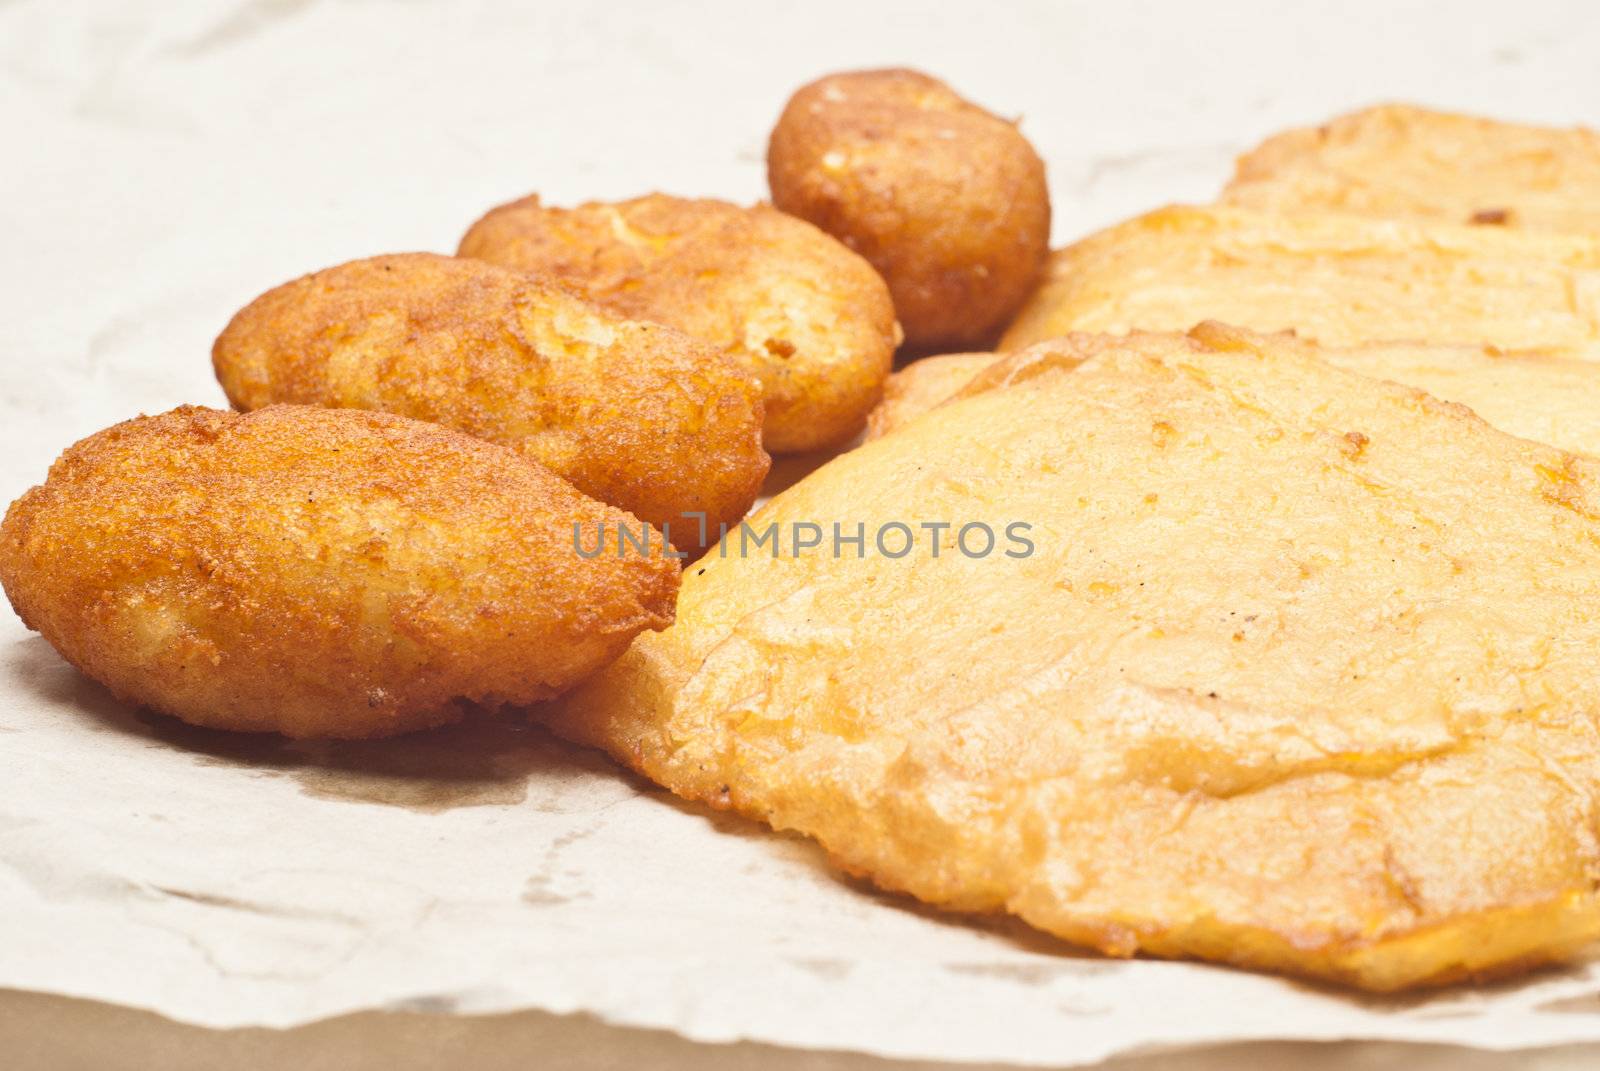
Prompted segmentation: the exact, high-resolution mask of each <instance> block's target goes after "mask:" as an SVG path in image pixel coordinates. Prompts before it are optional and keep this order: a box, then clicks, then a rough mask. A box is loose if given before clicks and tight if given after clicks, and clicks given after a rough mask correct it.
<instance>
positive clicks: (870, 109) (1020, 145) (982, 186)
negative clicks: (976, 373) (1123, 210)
mask: <svg viewBox="0 0 1600 1071" xmlns="http://www.w3.org/2000/svg"><path fill="white" fill-rule="evenodd" d="M767 182H768V185H769V186H770V187H771V189H772V203H773V204H774V205H776V206H777V207H778V208H780V209H782V210H783V211H785V212H789V213H792V214H794V215H796V216H799V217H801V218H802V219H808V220H810V221H811V222H812V223H815V224H816V225H817V226H819V227H821V228H822V229H823V230H825V231H827V232H828V233H829V234H831V235H833V236H834V237H836V238H838V239H839V240H840V241H842V242H844V243H845V244H846V245H848V246H849V247H850V248H851V249H854V250H855V251H856V252H858V253H860V254H861V255H862V256H864V257H866V258H867V260H869V261H871V262H872V266H873V267H875V268H877V269H878V271H879V272H880V273H882V275H883V277H884V279H885V280H886V281H887V282H888V284H889V291H890V293H892V294H893V295H894V308H895V314H896V315H897V316H898V317H899V318H900V325H901V327H903V328H904V329H905V334H906V341H907V342H908V343H909V344H910V345H911V346H913V347H916V348H923V349H955V348H960V347H971V346H978V345H984V344H988V343H992V342H993V340H994V337H995V336H996V335H997V334H998V333H999V331H1000V329H1001V328H1002V327H1004V326H1005V324H1006V321H1007V320H1008V319H1009V318H1010V317H1011V315H1012V314H1013V313H1014V312H1016V311H1017V308H1018V306H1020V305H1021V304H1022V301H1023V299H1024V298H1025V297H1027V296H1028V291H1029V290H1030V289H1032V287H1033V284H1034V282H1035V281H1036V280H1037V278H1038V276H1039V273H1040V271H1041V269H1042V268H1043V267H1044V261H1045V256H1046V254H1047V253H1048V252H1049V246H1050V190H1049V187H1048V186H1047V185H1046V183H1045V169H1044V162H1043V161H1042V160H1040V159H1039V154H1038V153H1036V152H1034V150H1033V146H1032V145H1030V144H1029V143H1028V139H1027V138H1025V137H1023V136H1022V133H1021V131H1019V130H1018V129H1017V126H1016V124H1015V123H1013V122H1009V121H1007V120H1005V119H1001V118H1000V117H999V116H996V115H993V114H991V113H990V112H987V111H985V110H983V109H982V108H980V107H978V106H977V105H975V104H972V103H970V102H968V101H966V100H964V99H962V98H961V97H960V96H958V95H957V94H956V93H955V92H954V91H953V90H951V89H950V87H949V86H947V85H945V84H944V83H943V82H941V81H939V80H938V79H936V78H930V77H929V76H927V75H925V74H922V73H920V72H917V71H911V70H878V71H852V72H848V73H842V74H833V75H829V76H828V77H826V78H822V79H819V80H817V81H815V82H812V83H811V84H810V85H807V86H805V87H803V88H802V89H801V90H800V91H799V92H797V93H795V95H794V96H793V97H792V98H790V100H789V103H788V105H787V106H786V107H785V108H784V110H783V114H782V116H781V117H780V118H779V119H778V124H777V126H776V127H774V128H773V131H772V137H771V140H770V141H769V142H768V145H767Z"/></svg>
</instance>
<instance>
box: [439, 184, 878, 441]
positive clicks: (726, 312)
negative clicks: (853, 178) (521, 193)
mask: <svg viewBox="0 0 1600 1071" xmlns="http://www.w3.org/2000/svg"><path fill="white" fill-rule="evenodd" d="M460 255H461V256H463V257H476V258H479V259H481V260H487V261H491V262H493V263H495V264H502V265H505V266H506V267H508V268H515V269H518V270H521V271H530V272H536V273H539V274H543V275H547V276H551V277H553V278H557V279H561V280H563V281H565V282H568V283H570V284H572V285H575V286H577V287H578V288H580V289H581V290H583V292H584V293H585V294H587V295H588V296H589V297H590V298H592V299H594V300H595V301H598V302H600V303H602V304H604V305H606V306H608V307H610V308H613V309H615V310H617V311H618V312H621V313H622V314H623V315H625V316H633V317H638V318H640V319H644V320H657V321H659V322H661V323H664V324H670V325H672V326H673V327H676V328H679V329H680V330H683V331H686V332H688V333H689V334H691V335H694V336H695V337H697V338H700V339H704V340H705V341H707V342H710V343H712V344H714V345H716V346H718V347H721V348H722V349H724V350H725V351H727V352H728V353H730V354H732V355H733V356H735V357H736V358H738V359H739V361H740V362H741V363H743V364H744V366H745V367H747V368H749V369H750V370H752V372H753V373H754V374H755V375H757V376H759V377H760V379H761V384H762V388H763V391H762V393H763V397H764V399H765V401H766V436H765V442H766V446H767V449H768V450H771V451H773V452H775V453H794V452H800V451H805V450H817V449H822V448H824V447H829V446H835V445H838V444H840V443H842V442H844V441H845V440H847V439H849V438H850V436H852V435H854V434H855V433H856V432H857V431H859V430H860V429H861V424H862V422H863V421H864V420H865V419H866V415H867V412H868V411H869V410H870V409H871V408H872V407H873V406H874V405H875V404H877V401H878V397H879V394H880V393H881V392H882V389H883V380H884V378H885V377H886V376H887V375H888V374H889V365H890V362H891V360H892V359H893V357H894V348H895V346H896V345H898V344H899V328H898V327H897V326H896V324H895V320H894V306H893V303H892V302H891V301H890V298H889V291H888V288H887V287H886V286H884V283H883V280H882V279H880V278H879V277H878V275H877V273H876V272H874V271H873V270H872V266H871V265H869V264H868V263H867V262H866V261H864V260H862V259H861V258H860V257H858V256H856V255H855V254H854V253H852V252H850V250H848V249H846V248H845V247H844V246H843V245H841V244H839V243H838V242H836V241H834V240H833V239H832V238H829V237H828V236H827V235H826V234H823V233H822V232H821V231H819V230H817V229H816V228H815V227H813V226H811V225H810V224H809V223H806V222H805V221H803V220H799V219H795V218H794V217H793V216H788V215H785V214H783V213H781V212H778V211H777V210H775V209H773V208H771V207H769V206H766V205H757V206H756V207H754V208H740V207H738V206H736V205H731V204H727V203H726V202H723V201H711V200H687V199H684V198H681V197H669V196H666V195H665V194H651V195H649V196H647V197H639V198H635V199H634V200H631V201H620V202H617V203H616V204H602V203H590V204H584V205H579V206H578V207H577V208H571V209H564V208H549V207H546V206H544V205H541V204H540V203H539V199H538V198H537V197H526V198H523V199H522V200H520V201H513V202H512V203H510V204H507V205H501V206H500V207H499V208H496V209H494V210H492V211H490V212H489V213H488V214H487V215H485V216H484V217H483V218H482V219H480V220H478V221H477V222H476V223H474V224H473V225H472V227H471V229H470V230H468V231H467V233H466V236H465V237H463V238H462V239H461V248H460Z"/></svg>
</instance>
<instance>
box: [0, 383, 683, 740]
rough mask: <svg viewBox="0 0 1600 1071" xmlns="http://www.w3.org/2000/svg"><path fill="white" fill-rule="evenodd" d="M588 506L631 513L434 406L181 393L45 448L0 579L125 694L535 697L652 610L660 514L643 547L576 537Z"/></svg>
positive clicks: (666, 613) (321, 707)
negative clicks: (167, 403) (373, 406)
mask: <svg viewBox="0 0 1600 1071" xmlns="http://www.w3.org/2000/svg"><path fill="white" fill-rule="evenodd" d="M601 525H604V526H606V528H607V529H608V530H611V529H614V528H616V527H617V526H627V527H628V528H629V529H630V531H631V532H632V534H633V535H634V536H635V538H637V537H638V536H639V534H640V526H641V522H639V521H637V520H635V519H634V518H633V517H631V516H630V515H628V514H626V513H624V512H623V511H621V510H618V509H614V508H612V507H610V506H606V505H604V504H602V503H600V502H597V501H595V500H594V499H591V498H588V497H586V496H584V495H582V494H580V493H579V492H578V491H576V490H574V489H573V488H572V486H571V485H569V484H567V483H566V482H565V481H563V480H561V479H560V478H559V477H557V476H555V475H554V474H553V473H551V472H550V471H549V470H548V469H546V468H545V467H544V466H542V465H540V464H538V463H537V462H535V461H532V460H530V459H528V458H527V457H524V456H522V455H521V454H518V453H516V452H515V451H512V450H509V449H507V448H505V447H502V446H496V445H494V444H492V443H487V442H484V441H482V440H479V439H474V438H471V437H470V436H467V435H463V434H461V433H459V432H456V431H451V430H449V429H448V428H442V427H438V426H435V425H432V424H424V423H421V422H420V421H415V420H408V419H406V418H404V417H398V416H391V415H389V414H386V413H370V412H362V411H357V410H349V409H318V408H312V407H308V406H271V407H269V408H266V409H261V410H258V411H256V412H253V413H249V414H245V415H240V414H236V413H229V412H224V411H220V410H215V409H203V408H198V407H184V408H181V409H175V410H173V411H172V412H169V413H165V414H162V415H160V416H154V417H140V418H138V419H135V420H130V421H128V422H126V423H123V424H118V425H116V426H115V427H112V428H108V429H106V430H105V431H102V432H100V433H98V434H96V435H92V436H90V437H89V438H87V439H84V440H83V441H82V442H80V443H78V444H77V445H75V446H72V447H70V448H69V449H68V450H67V451H66V453H64V454H62V456H61V457H60V458H59V459H58V460H57V461H56V463H55V464H54V465H53V466H51V469H50V475H49V478H48V479H47V480H46V481H45V483H44V484H43V485H42V486H39V487H35V488H33V489H32V490H30V491H28V492H27V493H26V494H24V495H23V496H22V497H21V498H19V499H18V500H17V501H16V502H14V503H13V504H12V505H11V508H10V510H9V511H8V512H7V513H6V517H5V522H4V524H3V526H0V582H3V583H4V585H5V591H6V595H7V596H8V597H9V598H10V600H11V605H12V607H13V608H14V609H15V610H16V612H17V614H18V616H20V617H21V618H22V620H23V622H24V623H25V624H26V625H27V626H28V627H29V628H31V629H35V630H37V631H38V632H40V633H42V634H43V635H44V638H45V639H46V640H48V641H50V644H51V645H52V646H53V647H55V649H56V650H57V651H59V652H60V653H61V654H62V656H63V657H65V658H66V659H67V661H69V662H71V663H72V664H73V665H75V666H77V667H78V669H80V670H82V671H83V673H84V674H85V675H86V676H89V677H91V678H93V679H94V680H97V681H99V682H100V683H101V684H103V685H105V686H106V687H108V688H109V689H111V691H112V692H114V693H115V694H116V695H117V696H118V697H119V698H121V699H123V700H126V701H128V702H130V703H138V704H142V705H144V706H147V707H150V708H152V709H154V710H158V711H161V712H164V713H167V714H171V715H174V716H176V717H178V718H181V719H183V720H184V721H186V722H190V723H191V724H194V725H202V726H207V727H210V728H216V729H232V730H238V731H241V732H279V733H283V734H285V735H287V736H292V737H335V738H345V739H351V738H363V737H379V736H389V735H392V734H395V733H401V732H407V731H410V730H413V729H426V728H430V727H433V726H437V725H443V724H446V723H449V722H452V721H455V720H457V719H458V718H460V717H461V716H462V715H463V713H464V712H465V710H466V708H467V705H468V704H480V705H484V706H490V707H493V706H498V705H501V704H526V703H530V702H533V701H535V700H539V699H545V698H548V697H550V696H552V695H554V694H556V693H557V692H560V691H561V690H563V689H565V688H568V687H570V686H571V685H572V684H574V683H575V682H577V681H578V680H581V679H582V678H583V677H585V676H587V675H589V674H590V673H592V672H594V671H595V670H596V669H598V668H599V667H601V666H602V665H604V664H605V663H607V662H609V661H610V660H611V659H613V658H615V657H616V656H617V655H618V654H620V653H621V652H622V650H623V649H624V648H626V647H627V646H628V642H629V641H630V640H631V639H632V638H633V637H634V635H635V634H636V633H638V632H639V631H640V630H642V629H652V628H661V627H663V626H665V625H666V624H668V623H669V622H671V620H672V607H673V599H674V596H675V593H676V590H677V585H678V564H677V562H676V561H675V560H672V559H671V558H668V557H666V556H664V555H663V553H662V541H661V536H660V534H659V533H653V535H654V539H653V541H652V546H651V550H652V553H651V554H649V555H648V556H647V555H645V554H643V553H639V554H633V553H630V554H629V555H628V556H626V557H623V556H620V555H615V554H601V555H598V556H594V557H586V556H584V555H580V554H579V553H578V552H577V549H576V548H577V546H578V545H579V544H580V538H579V536H580V532H579V530H581V545H582V546H583V547H584V549H585V550H586V551H589V550H592V549H593V544H594V543H595V540H596V536H597V532H598V531H599V526H601ZM608 539H616V537H615V536H610V537H608ZM630 547H631V544H630Z"/></svg>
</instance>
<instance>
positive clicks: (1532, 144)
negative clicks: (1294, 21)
mask: <svg viewBox="0 0 1600 1071" xmlns="http://www.w3.org/2000/svg"><path fill="white" fill-rule="evenodd" d="M1222 199H1223V200H1224V201H1225V202H1227V203H1229V204H1235V205H1240V206H1243V207H1246V208H1257V209H1262V210H1265V211H1271V212H1299V211H1305V210H1307V209H1311V210H1317V211H1340V212H1357V213H1361V214H1364V215H1372V216H1408V217H1416V218H1424V219H1433V220H1440V221H1445V222H1451V223H1473V224H1480V225H1488V226H1503V227H1530V228H1534V229H1541V230H1557V231H1575V232H1580V233H1585V234H1591V235H1597V236H1600V134H1597V133H1595V132H1594V131H1593V130H1587V129H1584V128H1582V127H1578V128H1575V129H1571V130H1560V129H1556V128H1553V127H1541V126H1525V125H1522V124H1520V123H1505V122H1499V121H1497V120H1494V119H1483V118H1478V117H1476V116H1468V115H1452V114H1450V113H1448V112H1437V111H1432V110H1429V109H1427V108H1419V107H1416V106H1414V105H1409V104H1385V105H1380V106H1379V107H1376V108H1367V109H1364V110H1362V111H1358V112H1353V113H1351V114H1349V115H1342V116H1340V117H1338V118H1337V119H1333V120H1331V121H1329V122H1327V123H1325V124H1323V125H1321V126H1316V127H1305V128H1301V129H1296V130H1289V131H1285V132H1284V133H1282V134H1277V135H1274V136H1273V137H1271V138H1268V139H1267V140H1266V141H1264V142H1262V143H1261V144H1260V145H1259V146H1257V147H1256V148H1254V149H1252V150H1251V151H1250V152H1248V153H1246V154H1245V155H1244V156H1242V157H1240V158H1239V162H1238V165H1237V169H1236V171H1235V174H1234V178H1233V181H1232V182H1231V183H1230V184H1229V185H1228V188H1227V189H1226V190H1225V191H1224V192H1223V195H1222Z"/></svg>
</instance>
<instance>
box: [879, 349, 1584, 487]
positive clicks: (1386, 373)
mask: <svg viewBox="0 0 1600 1071" xmlns="http://www.w3.org/2000/svg"><path fill="white" fill-rule="evenodd" d="M1280 342H1281V344H1282V345H1284V346H1289V347H1293V346H1296V345H1298V346H1299V347H1300V348H1301V349H1302V350H1303V352H1305V353H1306V355H1307V356H1310V357H1316V358H1320V359H1322V360H1324V361H1327V362H1328V363H1330V364H1333V365H1337V366H1338V367H1340V368H1344V369H1347V370H1349V371H1351V372H1359V373H1361V374H1362V375H1366V376H1372V377H1373V378H1374V379H1387V380H1392V381H1394V382H1396V383H1404V384H1406V385H1407V386H1409V387H1420V388H1422V389H1423V390H1425V391H1427V392H1428V393H1429V394H1432V395H1433V396H1434V397H1436V398H1439V399H1440V400H1442V401H1446V402H1457V403H1459V404H1461V405H1465V406H1467V407H1468V408H1469V409H1471V410H1472V411H1473V412H1475V413H1477V414H1478V415H1479V416H1481V417H1482V418H1483V419H1485V420H1487V421H1488V422H1489V423H1490V424H1492V425H1494V426H1495V427H1496V428H1499V429H1500V430H1501V431H1503V432H1507V433H1508V434H1511V435H1515V436H1517V437H1518V438H1521V439H1532V440H1534V441H1535V442H1541V443H1548V444H1550V445H1551V446H1557V447H1560V448H1561V449H1563V450H1570V451H1572V452H1573V453H1578V454H1585V455H1587V456H1589V457H1600V405H1596V404H1595V399H1597V398H1600V362H1595V361H1579V360H1573V359H1570V358H1565V357H1551V356H1546V355H1544V354H1537V353H1506V352H1503V351H1501V350H1496V349H1494V348H1492V347H1488V346H1431V345H1425V344H1411V343H1372V344H1369V345H1365V346H1316V345H1314V344H1312V343H1310V342H1304V341H1302V342H1298V343H1297V342H1295V341H1294V340H1293V339H1292V337H1286V338H1284V339H1281V340H1280ZM1122 344H1123V343H1122V339H1121V337H1120V336H1117V335H1089V334H1075V335H1068V336H1066V337H1065V338H1064V339H1061V340H1052V341H1049V342H1040V343H1038V344H1037V345H1033V346H1029V347H1028V348H1027V349H1024V350H1018V351H1017V352H1016V353H1013V354H1009V355H1004V354H956V355H951V356H949V357H931V358H928V359H927V360H923V361H918V362H917V363H916V364H913V365H911V366H909V367H907V368H906V369H904V370H903V371H900V372H896V373H895V374H894V375H892V376H890V377H889V383H888V385H887V386H886V387H885V389H884V400H883V403H882V404H881V405H879V406H878V408H876V409H874V410H873V411H872V416H871V417H869V418H868V421H867V427H868V431H869V436H870V437H871V438H877V437H879V436H881V435H887V434H888V433H889V432H891V431H894V430H896V429H898V428H900V427H902V426H904V425H905V424H906V423H908V422H909V421H911V420H913V419H915V418H916V417H919V416H921V415H922V414H923V413H925V412H927V411H928V410H930V409H932V408H934V407H935V406H938V405H941V404H943V403H944V402H947V401H949V400H951V399H953V398H961V397H966V396H968V395H971V394H976V393H979V392H981V391H984V390H993V389H995V388H997V387H1004V386H1009V385H1010V384H1011V383H1012V382H1014V381H1015V380H1016V379H1017V378H1019V376H1025V375H1026V374H1027V373H1026V369H1027V368H1028V366H1029V365H1030V364H1033V363H1036V362H1043V363H1045V364H1047V365H1056V364H1059V363H1060V362H1061V361H1062V360H1063V354H1064V353H1067V352H1071V353H1073V354H1076V355H1078V357H1079V358H1082V357H1084V356H1086V355H1088V354H1090V353H1093V352H1096V351H1097V350H1101V349H1106V348H1115V347H1117V346H1120V345H1122ZM932 361H938V362H941V363H940V364H938V365H934V366H933V367H931V368H928V369H927V370H926V371H925V372H924V371H923V366H924V365H927V364H929V363H930V362H932ZM919 374H920V375H919Z"/></svg>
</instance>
